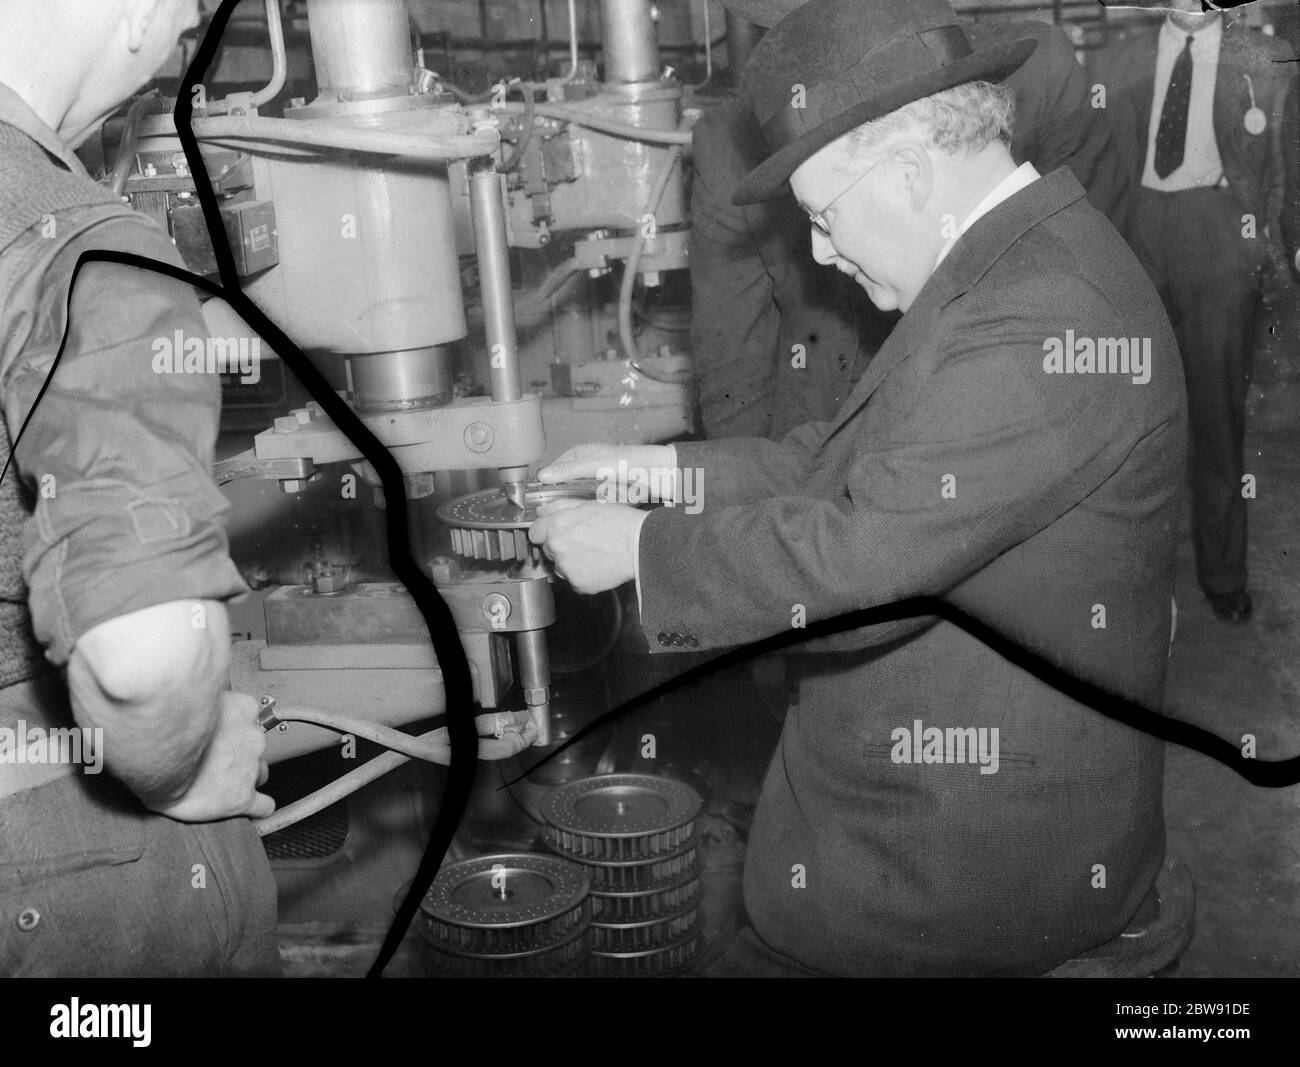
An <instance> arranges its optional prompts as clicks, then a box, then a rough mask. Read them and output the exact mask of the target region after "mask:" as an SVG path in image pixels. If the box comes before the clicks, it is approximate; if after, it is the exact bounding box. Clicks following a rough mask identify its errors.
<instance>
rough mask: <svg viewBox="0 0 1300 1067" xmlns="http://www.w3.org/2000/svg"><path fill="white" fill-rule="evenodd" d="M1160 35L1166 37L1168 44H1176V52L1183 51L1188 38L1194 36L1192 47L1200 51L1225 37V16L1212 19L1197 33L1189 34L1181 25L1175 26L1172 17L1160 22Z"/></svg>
mask: <svg viewBox="0 0 1300 1067" xmlns="http://www.w3.org/2000/svg"><path fill="white" fill-rule="evenodd" d="M1160 36H1161V37H1163V38H1164V40H1165V43H1166V44H1171V45H1173V46H1174V50H1175V51H1176V52H1178V51H1182V48H1183V45H1184V44H1185V43H1186V41H1187V38H1188V37H1189V36H1190V37H1191V38H1192V49H1193V50H1194V51H1196V52H1198V53H1199V52H1200V50H1201V48H1204V47H1208V46H1209V45H1210V44H1217V43H1218V42H1219V40H1220V39H1221V38H1222V37H1223V16H1222V15H1220V16H1219V17H1218V18H1217V19H1213V20H1211V21H1210V23H1209V25H1207V26H1202V27H1201V28H1200V29H1199V30H1197V31H1196V32H1195V33H1192V34H1189V33H1188V32H1187V31H1186V30H1185V29H1183V28H1182V27H1181V26H1175V25H1174V21H1173V19H1172V18H1170V17H1166V18H1165V21H1164V22H1162V23H1161V24H1160Z"/></svg>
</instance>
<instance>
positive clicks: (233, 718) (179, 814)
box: [154, 692, 275, 822]
mask: <svg viewBox="0 0 1300 1067" xmlns="http://www.w3.org/2000/svg"><path fill="white" fill-rule="evenodd" d="M258 711H259V704H258V702H257V700H256V699H255V698H254V697H251V696H248V695H247V694H245V693H231V692H223V693H222V694H221V696H220V708H219V710H218V715H217V729H216V732H215V733H214V734H213V735H212V740H211V741H210V742H208V747H207V749H206V750H205V751H204V753H203V759H202V761H201V762H200V764H199V771H198V774H197V775H195V777H194V781H193V782H191V783H190V787H189V789H188V790H187V791H186V793H185V795H184V796H183V797H181V799H180V800H178V801H176V802H175V803H173V804H168V805H166V806H163V807H158V808H155V809H154V810H156V811H157V812H158V813H159V814H160V815H166V816H168V817H169V818H172V819H177V820H179V821H181V822H213V821H215V820H217V819H231V818H234V817H235V816H238V815H247V816H249V817H251V818H254V819H262V818H265V817H266V816H268V815H270V814H271V812H273V811H274V810H275V801H273V800H272V799H271V798H270V797H269V796H267V795H266V794H265V793H259V792H258V791H257V787H258V786H260V785H262V784H263V783H264V782H265V781H266V779H267V775H268V771H267V766H266V761H265V759H264V758H263V757H264V754H265V752H266V734H265V732H264V731H263V730H262V727H261V726H259V725H258V723H257V714H258Z"/></svg>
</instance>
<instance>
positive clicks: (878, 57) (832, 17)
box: [732, 0, 1036, 204]
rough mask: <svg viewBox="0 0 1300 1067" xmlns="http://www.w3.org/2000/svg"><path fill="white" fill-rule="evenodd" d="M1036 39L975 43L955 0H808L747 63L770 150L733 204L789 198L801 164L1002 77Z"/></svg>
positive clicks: (746, 83) (751, 95)
mask: <svg viewBox="0 0 1300 1067" xmlns="http://www.w3.org/2000/svg"><path fill="white" fill-rule="evenodd" d="M1035 43H1036V42H1034V41H1032V40H1016V41H1008V42H1004V43H1001V44H998V45H994V46H991V47H989V48H982V49H979V50H978V51H976V50H973V49H972V48H971V45H970V41H969V40H968V39H967V37H966V32H965V30H963V29H962V27H961V25H960V24H959V23H958V22H957V19H956V16H955V15H954V14H953V10H952V7H951V6H949V4H947V3H946V2H945V0H808V2H807V3H805V4H801V5H800V6H799V7H797V8H796V9H795V10H794V11H792V12H791V13H790V15H789V16H788V17H786V18H784V19H782V20H781V21H780V22H778V23H777V24H776V25H775V26H774V27H773V28H772V29H770V30H769V31H768V32H767V33H766V34H765V35H764V36H763V39H762V40H761V41H759V42H758V45H757V46H756V47H755V48H754V53H753V55H752V56H751V57H750V60H749V62H748V64H746V66H745V71H744V75H743V78H742V88H743V91H744V94H745V98H746V100H747V101H748V103H749V106H750V108H751V109H752V110H753V112H754V115H755V117H756V118H757V120H758V124H759V126H760V127H761V128H762V130H763V136H764V137H765V138H766V139H767V144H768V147H769V149H770V155H769V156H768V157H767V159H765V160H764V161H763V162H762V163H761V164H760V165H759V166H758V167H756V168H755V169H754V170H752V171H750V173H749V174H747V175H746V176H745V180H744V181H743V182H741V184H740V188H739V189H737V190H736V194H735V196H733V197H732V203H734V204H754V203H758V202H759V201H761V200H771V199H772V198H773V197H776V196H779V195H780V194H781V193H782V191H783V190H784V188H785V183H786V182H787V181H788V180H789V178H790V175H791V174H793V173H794V172H795V170H796V169H797V168H798V167H799V165H800V164H802V163H803V162H804V161H805V160H807V159H808V158H809V157H810V156H812V155H813V154H815V153H816V152H818V151H820V150H821V149H823V148H825V147H826V146H827V145H828V144H830V143H831V142H832V141H834V140H835V139H836V138H837V137H841V136H843V135H844V134H846V133H848V131H849V130H851V129H853V128H854V127H856V126H861V125H862V124H863V123H864V122H870V121H871V120H872V119H878V118H880V117H881V116H882V115H887V114H889V112H891V111H897V110H898V109H899V108H900V107H903V106H904V105H906V104H910V103H912V102H913V101H915V100H920V99H921V98H922V97H925V96H930V95H931V94H932V93H937V92H941V91H942V90H944V89H951V88H952V87H953V86H954V85H961V84H962V83H963V82H970V81H992V82H997V81H1002V80H1003V79H1004V78H1006V77H1007V75H1009V74H1011V73H1012V72H1013V71H1015V70H1016V69H1017V68H1019V67H1020V66H1021V64H1023V63H1024V62H1025V60H1026V59H1028V58H1029V56H1030V55H1031V54H1032V53H1033V51H1034V47H1035ZM800 87H802V88H800ZM798 105H802V106H798Z"/></svg>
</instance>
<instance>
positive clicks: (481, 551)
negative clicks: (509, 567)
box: [438, 478, 596, 563]
mask: <svg viewBox="0 0 1300 1067" xmlns="http://www.w3.org/2000/svg"><path fill="white" fill-rule="evenodd" d="M595 499H596V480H595V479H594V478H593V479H588V480H584V481H577V482H558V483H556V484H553V485H552V484H546V483H543V482H529V483H528V486H527V488H526V489H525V490H524V506H523V508H520V507H519V506H518V505H517V504H515V503H514V502H513V501H511V500H510V499H509V498H508V497H507V496H506V493H505V490H504V489H502V488H496V489H483V490H480V491H479V492H477V493H468V494H466V495H465V496H458V497H456V499H455V500H449V501H448V502H447V503H445V504H443V505H442V507H440V508H439V509H438V518H439V519H440V520H441V521H442V522H443V523H445V524H446V525H447V526H448V527H450V529H451V547H452V551H453V552H455V553H456V555H458V556H463V557H465V558H466V559H476V560H487V561H491V562H502V563H511V562H515V561H520V562H524V561H526V562H529V563H541V562H542V561H543V559H544V558H545V557H544V556H543V554H542V550H541V549H540V548H538V547H537V546H536V545H534V544H532V543H531V542H530V541H529V540H528V527H530V526H531V525H532V524H533V523H534V522H536V521H537V509H538V508H539V507H541V505H543V504H548V503H550V502H551V501H552V500H584V501H585V500H595Z"/></svg>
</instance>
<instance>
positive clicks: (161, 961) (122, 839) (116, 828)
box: [0, 675, 280, 978]
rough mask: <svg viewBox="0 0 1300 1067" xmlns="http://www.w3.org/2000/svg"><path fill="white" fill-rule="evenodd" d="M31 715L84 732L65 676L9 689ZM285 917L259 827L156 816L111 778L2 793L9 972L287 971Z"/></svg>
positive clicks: (4, 719)
mask: <svg viewBox="0 0 1300 1067" xmlns="http://www.w3.org/2000/svg"><path fill="white" fill-rule="evenodd" d="M20 719H21V720H25V721H26V722H27V724H28V725H29V726H31V725H33V724H44V725H46V726H48V725H54V724H67V725H71V716H70V713H69V712H68V711H67V707H66V690H65V689H64V687H63V683H62V681H61V680H60V679H59V678H58V676H57V675H55V676H47V677H45V678H42V679H36V680H33V681H32V682H23V683H20V684H18V685H14V686H10V687H8V688H6V689H2V690H0V723H4V724H12V723H14V722H16V721H18V720H20ZM7 770H12V768H8V767H0V772H5V771H7ZM275 920H276V889H275V881H274V878H273V877H272V874H271V866H270V863H269V862H268V861H267V858H266V852H265V851H264V850H263V848H262V843H261V840H260V839H259V838H258V836H257V831H256V829H255V828H254V826H253V824H252V822H251V821H250V820H248V819H227V820H225V821H224V822H215V823H202V824H190V823H181V822H175V821H173V820H172V819H167V818H164V817H162V816H161V815H154V814H152V813H151V812H149V811H147V810H146V809H145V808H143V807H142V806H141V805H140V803H139V801H138V800H136V798H135V797H134V796H133V795H132V794H131V793H130V792H129V791H128V790H127V789H126V788H125V787H124V786H123V785H121V784H120V783H119V782H117V781H116V780H114V779H113V778H111V777H110V776H109V774H108V773H107V772H106V771H105V772H103V773H99V774H87V773H85V772H84V770H82V769H76V770H74V771H73V772H72V773H70V774H66V775H64V776H62V777H59V778H56V779H54V780H52V781H49V782H47V783H46V784H44V785H38V786H36V787H35V788H31V789H26V790H24V791H23V792H18V793H15V794H13V795H9V796H5V797H3V798H0V976H6V977H19V976H22V977H59V978H82V977H86V978H90V977H96V978H149V977H253V976H257V977H275V976H278V975H279V973H280V956H279V951H278V948H277V945H276V938H275Z"/></svg>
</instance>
